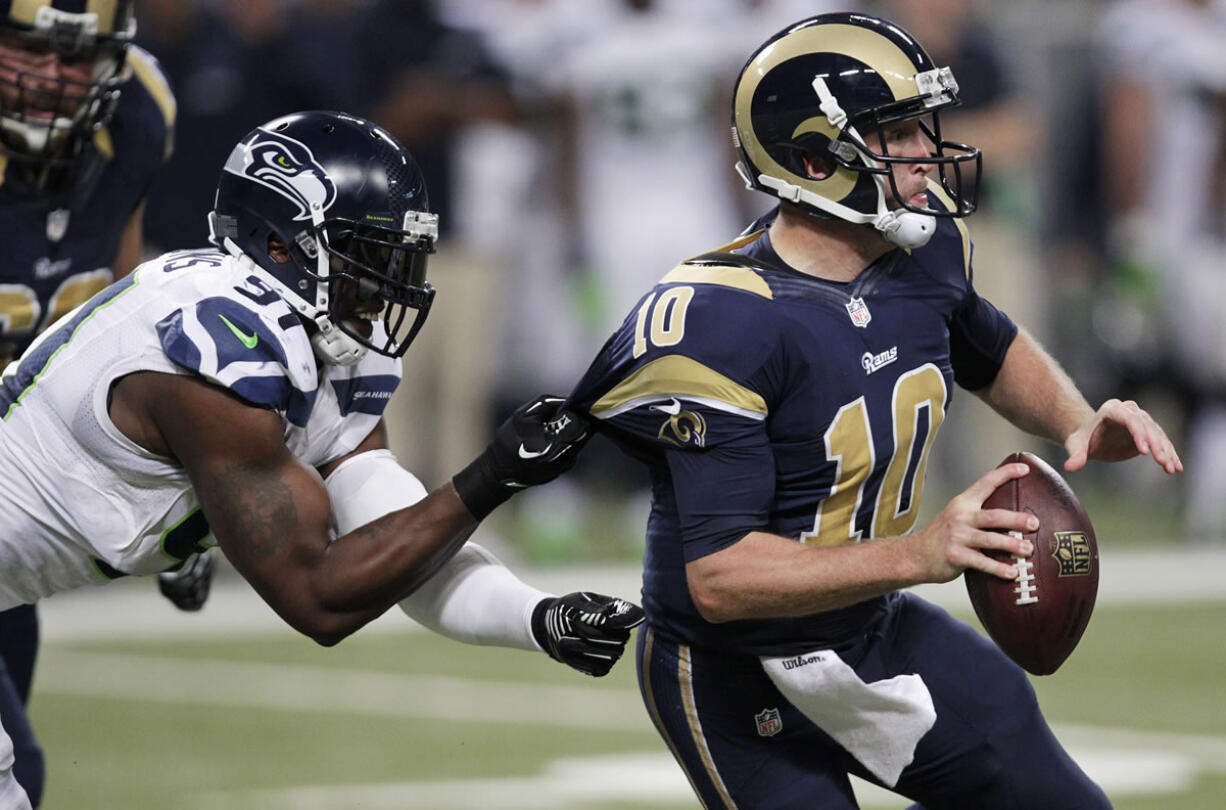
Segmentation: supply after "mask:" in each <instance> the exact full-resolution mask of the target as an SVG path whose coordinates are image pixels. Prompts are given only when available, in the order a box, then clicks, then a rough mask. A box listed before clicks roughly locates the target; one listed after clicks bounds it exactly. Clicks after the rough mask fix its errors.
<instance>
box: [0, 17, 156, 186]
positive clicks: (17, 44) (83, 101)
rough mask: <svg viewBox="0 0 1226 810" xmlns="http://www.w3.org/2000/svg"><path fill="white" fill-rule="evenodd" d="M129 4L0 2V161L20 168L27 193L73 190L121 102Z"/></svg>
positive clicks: (130, 27)
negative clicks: (80, 170) (96, 140)
mask: <svg viewBox="0 0 1226 810" xmlns="http://www.w3.org/2000/svg"><path fill="white" fill-rule="evenodd" d="M133 3H134V0H0V155H3V156H5V157H6V158H7V160H8V163H9V165H10V166H17V167H20V168H22V169H24V171H20V172H19V175H20V180H21V185H22V187H23V188H25V189H26V190H28V191H31V192H34V193H35V194H44V193H45V194H55V193H58V192H65V191H69V190H71V188H72V185H73V183H75V180H76V177H75V175H76V169H77V168H78V166H79V165H80V162H81V159H82V156H83V152H84V150H85V147H86V146H87V144H89V142H90V141H91V140H92V139H93V137H94V133H96V132H97V131H98V130H99V129H101V128H102V127H103V126H105V125H106V124H107V122H108V121H109V120H110V118H111V116H112V115H113V114H114V111H115V105H116V103H117V102H118V100H119V88H120V85H121V84H122V83H123V81H124V79H125V74H124V62H125V57H126V54H127V49H128V44H129V43H130V42H131V41H132V38H133V37H134V36H135V34H136V19H135V17H134V16H133ZM15 52H21V53H20V54H16V53H15ZM6 53H7V56H6ZM52 54H54V55H55V57H56V60H58V61H56V62H54V64H50V62H52V60H51V55H52ZM56 65H58V67H57V66H56Z"/></svg>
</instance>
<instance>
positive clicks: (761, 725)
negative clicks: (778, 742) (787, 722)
mask: <svg viewBox="0 0 1226 810" xmlns="http://www.w3.org/2000/svg"><path fill="white" fill-rule="evenodd" d="M753 719H754V720H757V721H758V736H759V737H774V736H775V735H776V734H778V733H779V732H780V731H782V730H783V718H781V717H780V716H779V710H778V709H763V710H762V711H760V712H758V713H757V714H755V715H754V716H753Z"/></svg>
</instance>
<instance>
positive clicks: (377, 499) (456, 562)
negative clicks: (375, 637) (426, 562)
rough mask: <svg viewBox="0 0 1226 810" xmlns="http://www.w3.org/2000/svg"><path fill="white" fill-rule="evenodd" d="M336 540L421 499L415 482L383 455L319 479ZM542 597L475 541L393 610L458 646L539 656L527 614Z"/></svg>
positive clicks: (359, 459) (372, 454)
mask: <svg viewBox="0 0 1226 810" xmlns="http://www.w3.org/2000/svg"><path fill="white" fill-rule="evenodd" d="M324 484H325V485H326V486H327V488H328V495H329V497H330V498H331V500H332V516H333V518H334V520H335V521H336V532H337V534H338V535H344V534H348V533H349V532H351V531H353V530H354V529H356V528H358V527H359V526H364V525H366V524H367V523H370V522H371V521H372V520H375V519H377V518H380V517H383V516H384V515H386V514H387V513H389V512H393V511H395V510H397V509H403V508H405V507H406V506H412V505H413V504H415V503H417V502H418V501H420V500H421V499H422V498H424V497H426V488H425V487H424V486H422V484H421V482H420V481H418V480H417V478H416V476H414V475H413V474H412V473H410V472H409V471H408V470H406V469H404V468H403V467H401V466H400V464H399V463H398V462H397V461H396V457H395V456H394V455H392V453H391V451H390V450H371V451H368V452H366V453H361V454H359V455H356V456H354V457H353V458H350V459H347V460H346V461H345V462H344V463H342V464H341V465H340V466H338V467H337V468H336V469H335V470H333V471H332V473H331V474H330V475H329V476H328V477H327V478H326V479H324ZM548 597H549V594H547V593H545V592H543V591H539V590H537V589H536V588H533V587H532V586H530V585H527V584H525V583H524V582H521V581H520V580H519V579H518V578H517V577H516V576H515V575H514V574H512V573H511V571H510V570H509V569H507V567H506V566H504V565H503V564H502V563H500V562H499V561H498V560H497V558H495V557H494V555H493V554H490V553H489V552H488V551H486V550H485V549H484V548H482V547H481V546H479V545H477V544H476V543H467V544H465V545H464V547H463V548H461V549H460V550H459V551H458V552H457V553H456V555H455V556H454V557H452V558H451V559H450V560H448V561H447V563H446V564H444V565H443V567H442V568H441V569H439V571H438V573H437V574H435V575H434V576H432V577H431V578H430V579H428V580H426V582H425V584H423V585H422V586H421V587H420V588H418V589H417V590H416V591H415V592H414V593H413V594H412V595H411V596H409V597H408V598H407V599H405V600H403V601H402V602H400V609H401V610H403V611H404V612H405V613H406V614H408V616H409V617H410V618H412V619H414V620H415V621H417V622H419V623H420V624H422V625H424V626H425V627H428V628H429V629H431V630H433V631H434V632H436V633H440V634H442V635H444V636H447V637H448V638H452V639H455V640H456V641H462V642H464V643H466V644H491V645H496V646H499V647H514V648H516V649H521V650H540V647H539V646H538V645H537V643H536V641H535V640H534V639H533V637H532V610H533V608H535V607H536V605H537V603H538V602H540V601H541V600H542V599H545V598H548Z"/></svg>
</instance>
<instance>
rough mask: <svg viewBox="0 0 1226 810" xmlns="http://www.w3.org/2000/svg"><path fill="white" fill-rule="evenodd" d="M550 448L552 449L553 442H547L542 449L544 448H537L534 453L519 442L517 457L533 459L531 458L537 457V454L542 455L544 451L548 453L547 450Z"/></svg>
mask: <svg viewBox="0 0 1226 810" xmlns="http://www.w3.org/2000/svg"><path fill="white" fill-rule="evenodd" d="M552 449H553V442H550V443H549V444H547V445H545V449H544V450H538V451H536V452H535V453H534V452H532V451H531V450H529V449H528V448H526V447H524V446H523V445H522V444H521V445H520V446H519V457H520V458H523V459H533V458H537V457H539V456H543V455H545V454H546V453H548V452H549V451H550V450H552Z"/></svg>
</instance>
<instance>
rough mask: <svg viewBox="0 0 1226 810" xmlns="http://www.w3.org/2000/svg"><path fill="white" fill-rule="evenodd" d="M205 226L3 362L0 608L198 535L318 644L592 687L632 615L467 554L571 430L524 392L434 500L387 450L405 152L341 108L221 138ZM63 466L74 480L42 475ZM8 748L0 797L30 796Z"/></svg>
mask: <svg viewBox="0 0 1226 810" xmlns="http://www.w3.org/2000/svg"><path fill="white" fill-rule="evenodd" d="M209 224H210V225H209V230H210V234H211V239H212V242H213V244H214V245H215V247H216V249H212V250H191V251H179V252H175V253H170V254H166V255H164V256H162V257H160V258H158V259H155V260H151V261H148V262H145V263H144V264H142V265H141V266H140V267H139V268H138V269H137V270H136V271H134V273H133V274H131V275H129V276H127V277H125V278H124V279H122V280H120V281H118V282H116V283H114V284H112V285H111V286H109V287H106V288H104V290H102V291H101V292H99V293H98V294H97V295H95V296H93V297H92V298H90V299H89V300H88V301H86V302H85V303H84V304H83V305H82V306H81V307H80V308H78V309H77V310H76V311H75V314H74V315H72V316H71V317H70V318H68V319H66V320H65V321H64V322H61V323H59V324H57V326H56V327H55V328H54V329H53V330H52V331H50V332H48V333H47V336H46V337H45V338H43V340H42V341H40V342H38V343H36V344H35V345H34V346H33V347H32V348H31V349H30V350H29V351H28V352H27V353H26V354H24V355H23V356H22V357H21V358H20V359H19V360H18V361H17V362H15V363H13V364H11V365H10V366H9V368H8V369H7V371H6V373H5V375H4V377H3V380H2V383H3V385H2V387H0V400H2V405H3V411H4V413H5V431H4V434H3V443H2V444H0V450H2V451H3V457H4V463H3V464H0V467H3V472H2V473H0V478H3V479H4V480H3V484H2V485H0V486H2V488H3V489H4V491H5V492H6V493H7V494H8V497H7V498H6V499H5V501H4V502H2V503H0V527H3V528H2V531H0V537H3V538H4V539H3V540H0V561H2V564H3V570H4V571H5V577H4V578H3V579H2V580H0V607H11V606H13V605H16V604H22V603H33V602H35V601H37V600H39V599H42V598H45V597H47V596H50V595H52V594H54V593H57V592H60V591H64V590H69V589H73V588H77V587H82V586H85V585H97V584H103V583H105V582H108V581H113V580H115V579H118V578H121V577H125V576H129V575H141V574H151V573H156V572H158V571H160V570H163V569H165V568H166V567H167V566H168V565H170V564H173V563H174V561H175V560H176V559H183V558H185V557H187V556H189V555H190V554H193V553H198V552H200V551H202V550H203V549H205V548H208V547H211V546H213V545H217V546H219V547H220V548H221V549H222V550H223V551H224V552H225V554H226V557H227V559H228V560H229V561H230V562H231V563H232V564H233V566H234V567H235V569H236V570H237V571H238V572H239V573H240V574H241V575H242V576H243V577H244V578H245V579H246V580H247V581H248V582H249V583H250V584H251V585H252V586H253V587H254V588H255V590H256V592H257V593H258V594H259V595H260V596H261V597H262V598H263V599H264V600H265V601H266V602H267V603H268V604H269V605H270V606H271V607H272V608H273V610H275V611H276V613H277V614H278V615H279V616H281V617H282V618H283V619H284V620H285V621H286V623H288V624H289V625H290V626H292V627H293V628H294V629H296V630H298V631H299V632H301V633H303V634H304V635H307V636H309V637H310V638H312V639H314V640H315V641H317V642H318V643H320V644H322V645H325V646H332V645H334V644H336V643H338V642H339V641H341V640H342V639H343V638H345V637H347V636H348V635H350V634H351V633H353V632H355V631H356V630H358V629H359V628H361V627H363V626H364V625H365V624H367V623H368V622H370V621H372V620H373V619H375V618H377V617H378V616H380V615H382V614H383V613H384V612H385V611H386V610H387V609H388V608H389V607H391V606H392V605H395V604H400V606H401V607H402V608H403V609H404V610H405V612H407V613H408V614H409V615H410V616H412V617H414V618H415V619H417V620H418V621H419V622H420V623H422V624H425V625H426V626H428V627H431V628H432V629H435V630H437V631H438V632H441V633H444V634H445V635H449V636H451V637H454V638H459V639H461V640H464V641H468V642H470V643H483V644H499V645H503V646H510V647H516V648H520V649H526V650H541V651H544V652H546V653H548V654H549V655H550V656H551V657H553V658H554V659H556V660H558V661H561V662H563V663H565V664H567V665H568V666H571V667H573V668H575V669H578V670H580V671H582V672H585V673H588V674H591V675H603V674H605V673H607V672H608V671H609V668H610V667H611V666H612V665H613V664H614V663H615V662H616V661H617V659H618V658H619V657H620V655H621V652H622V650H623V648H624V646H625V643H626V641H627V640H628V638H629V634H630V633H629V631H630V629H631V628H633V627H634V626H635V625H636V624H638V622H639V621H640V620H641V615H642V614H641V611H640V610H639V609H638V608H637V607H636V606H634V605H632V604H630V603H628V602H624V601H623V600H620V599H616V598H613V597H606V596H602V595H599V594H593V593H586V592H581V593H573V594H568V595H566V596H562V597H553V596H550V595H548V594H545V593H542V592H540V591H538V590H536V589H534V588H531V587H529V586H527V585H525V584H524V583H522V582H520V581H519V580H518V579H516V578H515V577H514V576H513V575H511V574H510V572H509V571H507V569H505V568H504V567H503V566H501V565H500V564H499V563H498V562H497V560H495V559H494V558H493V557H491V556H490V555H489V554H488V552H485V551H484V550H483V549H481V548H480V547H478V546H474V545H473V544H466V543H467V540H468V538H469V536H470V535H471V534H472V532H473V530H474V529H475V528H476V525H477V523H478V522H479V521H480V520H481V519H482V518H484V517H485V516H486V515H488V514H489V513H490V512H491V511H493V509H494V508H496V507H497V506H498V505H499V504H500V503H502V502H503V501H505V500H506V499H508V498H510V497H511V496H512V495H513V494H515V492H517V491H518V490H520V489H523V488H525V487H528V486H532V485H535V484H541V483H545V482H547V481H549V480H551V479H552V478H553V477H554V476H556V475H557V474H559V473H560V472H562V471H564V470H566V469H567V468H568V467H569V466H570V465H571V464H572V463H573V459H574V457H575V454H576V453H577V450H578V448H579V447H580V446H581V445H582V443H583V441H584V439H585V438H586V435H587V427H586V424H585V423H584V421H583V420H581V419H578V418H573V417H571V416H570V415H569V414H567V413H565V412H562V411H560V410H559V409H558V406H559V404H560V403H561V400H560V399H558V398H549V397H540V398H537V399H536V400H533V401H532V402H530V403H528V404H526V405H525V406H523V407H521V408H520V409H518V410H517V411H516V412H515V414H514V415H513V417H512V418H511V419H509V420H508V421H507V422H506V423H504V425H503V426H502V427H501V428H500V429H499V430H498V432H497V433H496V434H495V437H494V440H493V442H491V443H490V445H489V446H488V447H487V448H486V449H485V451H484V452H482V453H481V454H480V455H478V456H477V458H476V459H475V460H474V461H473V462H472V463H471V464H469V465H468V466H467V467H465V468H464V469H463V470H461V471H460V472H459V473H457V474H456V475H455V476H454V478H453V479H452V480H451V481H450V482H449V483H447V484H445V485H443V486H441V487H439V488H437V489H436V490H435V491H434V492H432V493H430V494H427V493H426V490H425V488H424V487H423V486H422V485H421V483H420V482H419V481H418V480H417V479H416V478H415V477H414V476H413V475H411V474H410V473H408V472H407V471H406V470H404V468H402V467H401V466H399V464H398V463H397V462H396V460H395V457H394V456H393V455H392V454H391V453H390V452H389V451H388V450H387V448H386V438H387V433H386V428H385V425H384V423H383V418H382V414H383V410H384V407H385V406H386V403H387V401H388V399H389V398H390V395H391V392H392V391H393V390H394V389H395V387H396V385H397V384H398V383H399V381H400V357H401V356H402V355H403V354H404V353H405V351H406V350H408V348H409V347H410V345H411V343H412V341H413V338H414V337H416V335H417V334H418V331H419V330H420V328H421V327H422V325H423V324H424V322H425V319H426V316H427V314H428V313H429V311H430V307H431V304H432V302H433V298H434V290H433V288H432V287H431V286H430V285H429V283H428V282H427V281H426V268H427V261H428V258H429V255H430V254H431V253H433V252H434V242H435V239H436V238H437V235H438V226H437V216H436V215H435V214H433V213H431V212H430V211H429V207H428V202H427V194H426V188H425V184H424V182H423V180H422V176H421V173H420V171H419V170H418V168H417V166H416V164H415V163H414V161H413V159H412V157H411V155H410V154H409V153H408V152H407V151H406V150H405V149H404V148H403V147H402V146H401V145H400V144H399V143H397V142H396V140H395V139H394V138H392V137H391V136H390V135H389V134H388V133H387V132H386V131H385V130H383V129H381V128H379V127H376V126H374V125H373V124H371V123H369V122H367V121H365V120H363V119H360V118H356V117H353V116H349V115H345V114H340V113H331V112H306V113H299V114H294V115H290V116H286V117H283V118H280V119H276V120H273V121H270V122H269V123H267V124H266V125H264V126H263V127H259V128H257V129H255V130H253V131H252V132H251V133H249V134H248V136H247V137H245V138H244V139H243V140H242V141H241V142H240V143H239V144H238V145H237V146H235V147H234V149H233V151H232V153H231V155H230V157H229V158H228V159H227V161H226V163H225V167H224V170H223V172H222V174H221V178H220V180H219V182H218V189H217V196H216V204H215V207H214V210H213V211H212V213H211V214H210V215H209ZM63 458H74V459H77V460H78V464H79V471H78V474H76V475H74V476H72V477H69V478H64V477H61V476H53V475H48V470H49V469H53V468H56V467H57V466H58V464H59V463H60V462H59V460H61V459H63ZM48 504H56V507H57V508H55V509H54V511H51V510H49V509H48ZM3 719H4V720H6V721H7V718H3ZM8 743H9V738H8V737H6V736H3V735H0V804H3V806H5V807H13V808H21V807H28V806H29V804H28V803H27V802H26V794H25V793H24V791H23V790H22V789H21V788H20V787H19V786H18V783H17V782H16V781H15V780H14V779H13V774H12V764H13V760H12V758H11V757H10V756H9V753H10V750H11V749H9V750H6V747H7V745H8Z"/></svg>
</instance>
